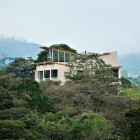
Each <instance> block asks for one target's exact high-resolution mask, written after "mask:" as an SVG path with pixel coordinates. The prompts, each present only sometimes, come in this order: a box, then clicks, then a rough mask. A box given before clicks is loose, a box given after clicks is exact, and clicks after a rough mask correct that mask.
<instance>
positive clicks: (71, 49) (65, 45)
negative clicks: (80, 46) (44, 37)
mask: <svg viewBox="0 0 140 140" xmlns="http://www.w3.org/2000/svg"><path fill="white" fill-rule="evenodd" d="M50 48H53V49H60V50H65V51H70V52H73V53H77V51H76V50H75V49H73V48H71V47H69V46H68V45H67V44H54V45H51V46H50Z"/></svg>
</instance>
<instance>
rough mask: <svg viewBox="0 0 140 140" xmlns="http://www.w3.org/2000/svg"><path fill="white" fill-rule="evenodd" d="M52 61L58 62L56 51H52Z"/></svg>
mask: <svg viewBox="0 0 140 140" xmlns="http://www.w3.org/2000/svg"><path fill="white" fill-rule="evenodd" d="M53 62H58V51H53Z"/></svg>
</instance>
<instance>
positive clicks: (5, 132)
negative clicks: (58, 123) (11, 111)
mask: <svg viewBox="0 0 140 140" xmlns="http://www.w3.org/2000/svg"><path fill="white" fill-rule="evenodd" d="M0 137H1V139H28V140H37V137H36V136H34V135H33V134H32V133H31V132H30V131H29V130H27V129H25V128H24V123H23V122H21V121H17V120H4V121H3V120H0Z"/></svg>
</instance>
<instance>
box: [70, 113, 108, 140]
mask: <svg viewBox="0 0 140 140" xmlns="http://www.w3.org/2000/svg"><path fill="white" fill-rule="evenodd" d="M72 136H73V138H74V139H75V140H79V139H81V140H92V139H100V140H104V139H109V137H111V124H110V123H109V122H108V121H107V120H106V119H105V118H104V117H102V116H101V115H98V114H86V115H83V116H82V117H81V118H80V119H79V120H78V121H77V122H76V123H75V124H74V128H73V130H72Z"/></svg>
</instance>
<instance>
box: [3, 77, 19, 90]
mask: <svg viewBox="0 0 140 140" xmlns="http://www.w3.org/2000/svg"><path fill="white" fill-rule="evenodd" d="M20 82H21V78H13V77H12V76H11V75H3V76H1V77H0V85H1V86H2V87H3V88H6V89H7V90H9V91H16V90H17V87H18V85H19V83H20Z"/></svg>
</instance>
